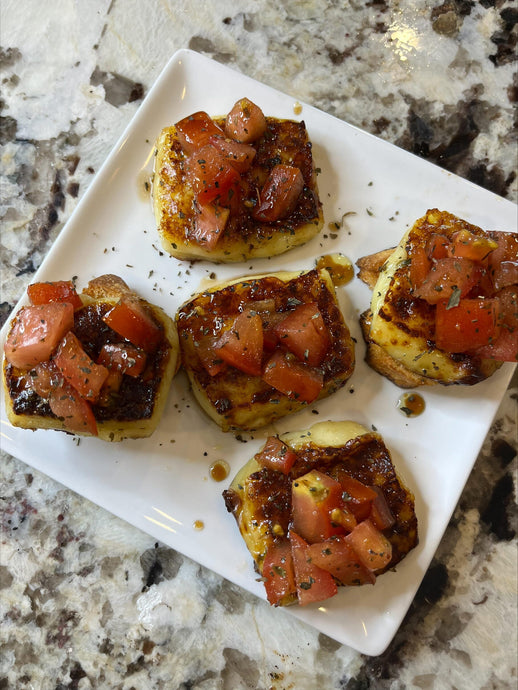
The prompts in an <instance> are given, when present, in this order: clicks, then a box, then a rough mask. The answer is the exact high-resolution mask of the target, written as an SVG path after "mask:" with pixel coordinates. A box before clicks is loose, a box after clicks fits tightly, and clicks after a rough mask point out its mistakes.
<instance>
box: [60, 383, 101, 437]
mask: <svg viewBox="0 0 518 690" xmlns="http://www.w3.org/2000/svg"><path fill="white" fill-rule="evenodd" d="M48 401H49V406H50V409H51V410H52V412H53V413H54V414H55V415H56V417H58V418H59V419H61V420H62V421H63V423H64V424H65V426H66V428H67V430H68V431H70V432H73V433H77V434H81V433H83V434H92V436H97V435H98V432H97V422H96V421H95V417H94V413H93V412H92V408H91V407H90V404H89V403H88V402H87V401H86V400H85V399H84V398H83V397H82V396H81V395H79V393H78V392H77V391H76V390H75V389H74V388H73V387H72V386H70V385H69V384H68V383H64V384H63V385H62V386H60V387H58V388H53V389H52V390H51V391H50V394H49V398H48Z"/></svg>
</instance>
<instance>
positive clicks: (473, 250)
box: [448, 229, 498, 262]
mask: <svg viewBox="0 0 518 690" xmlns="http://www.w3.org/2000/svg"><path fill="white" fill-rule="evenodd" d="M497 246H498V243H497V242H496V241H495V240H493V239H491V238H490V237H486V236H480V235H475V234H474V233H472V232H470V231H469V230H465V229H464V230H459V231H458V232H456V233H454V235H453V236H452V238H451V242H450V244H449V246H448V255H449V256H451V257H453V258H460V257H462V258H464V259H470V260H471V261H477V262H483V261H484V260H485V259H487V258H488V256H489V255H490V254H491V252H493V251H494V250H495V249H496V248H497Z"/></svg>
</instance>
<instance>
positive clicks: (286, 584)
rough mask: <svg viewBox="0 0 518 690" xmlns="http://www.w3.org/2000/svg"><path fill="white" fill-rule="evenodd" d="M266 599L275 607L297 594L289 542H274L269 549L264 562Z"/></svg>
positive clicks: (263, 574) (263, 573)
mask: <svg viewBox="0 0 518 690" xmlns="http://www.w3.org/2000/svg"><path fill="white" fill-rule="evenodd" d="M262 576H263V578H264V587H265V589H266V598H267V599H268V601H269V602H270V604H272V605H273V606H279V605H282V602H283V600H285V599H286V598H287V597H289V596H290V595H291V594H296V592H297V586H296V584H295V571H294V568H293V556H292V553H291V544H290V542H289V541H288V540H285V541H282V542H274V543H273V544H271V545H270V546H269V547H268V551H267V552H266V556H265V557H264V562H263V572H262Z"/></svg>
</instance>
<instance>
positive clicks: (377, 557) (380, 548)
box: [345, 520, 392, 570]
mask: <svg viewBox="0 0 518 690" xmlns="http://www.w3.org/2000/svg"><path fill="white" fill-rule="evenodd" d="M345 541H346V542H347V543H348V544H349V546H351V547H352V548H353V549H354V551H355V552H356V553H357V554H358V558H359V559H360V560H361V562H362V563H363V565H364V566H365V567H366V568H368V569H369V570H379V569H380V568H384V567H385V566H387V565H388V564H389V563H390V561H391V559H392V544H391V543H390V542H389V540H388V539H387V537H386V536H385V535H384V534H382V533H381V532H380V531H379V530H378V529H376V527H374V525H373V524H372V522H371V521H370V520H364V521H363V522H360V523H358V525H356V527H355V528H354V529H353V531H352V532H351V533H350V534H348V535H347V536H346V537H345Z"/></svg>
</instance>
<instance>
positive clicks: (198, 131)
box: [175, 110, 223, 155]
mask: <svg viewBox="0 0 518 690" xmlns="http://www.w3.org/2000/svg"><path fill="white" fill-rule="evenodd" d="M175 128H176V136H177V137H178V139H179V141H180V143H181V145H182V148H183V150H184V151H185V153H186V154H187V155H190V154H191V153H193V152H194V151H196V150H197V149H200V148H201V147H202V146H205V144H208V143H209V140H210V137H211V136H214V135H219V136H223V130H222V129H221V128H220V127H218V126H217V124H216V123H215V122H214V120H213V119H212V118H211V117H210V116H209V115H207V113H206V112H204V111H201V110H200V111H198V112H197V113H193V114H192V115H189V116H188V117H185V118H183V120H180V121H179V122H177V123H176V125H175Z"/></svg>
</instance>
